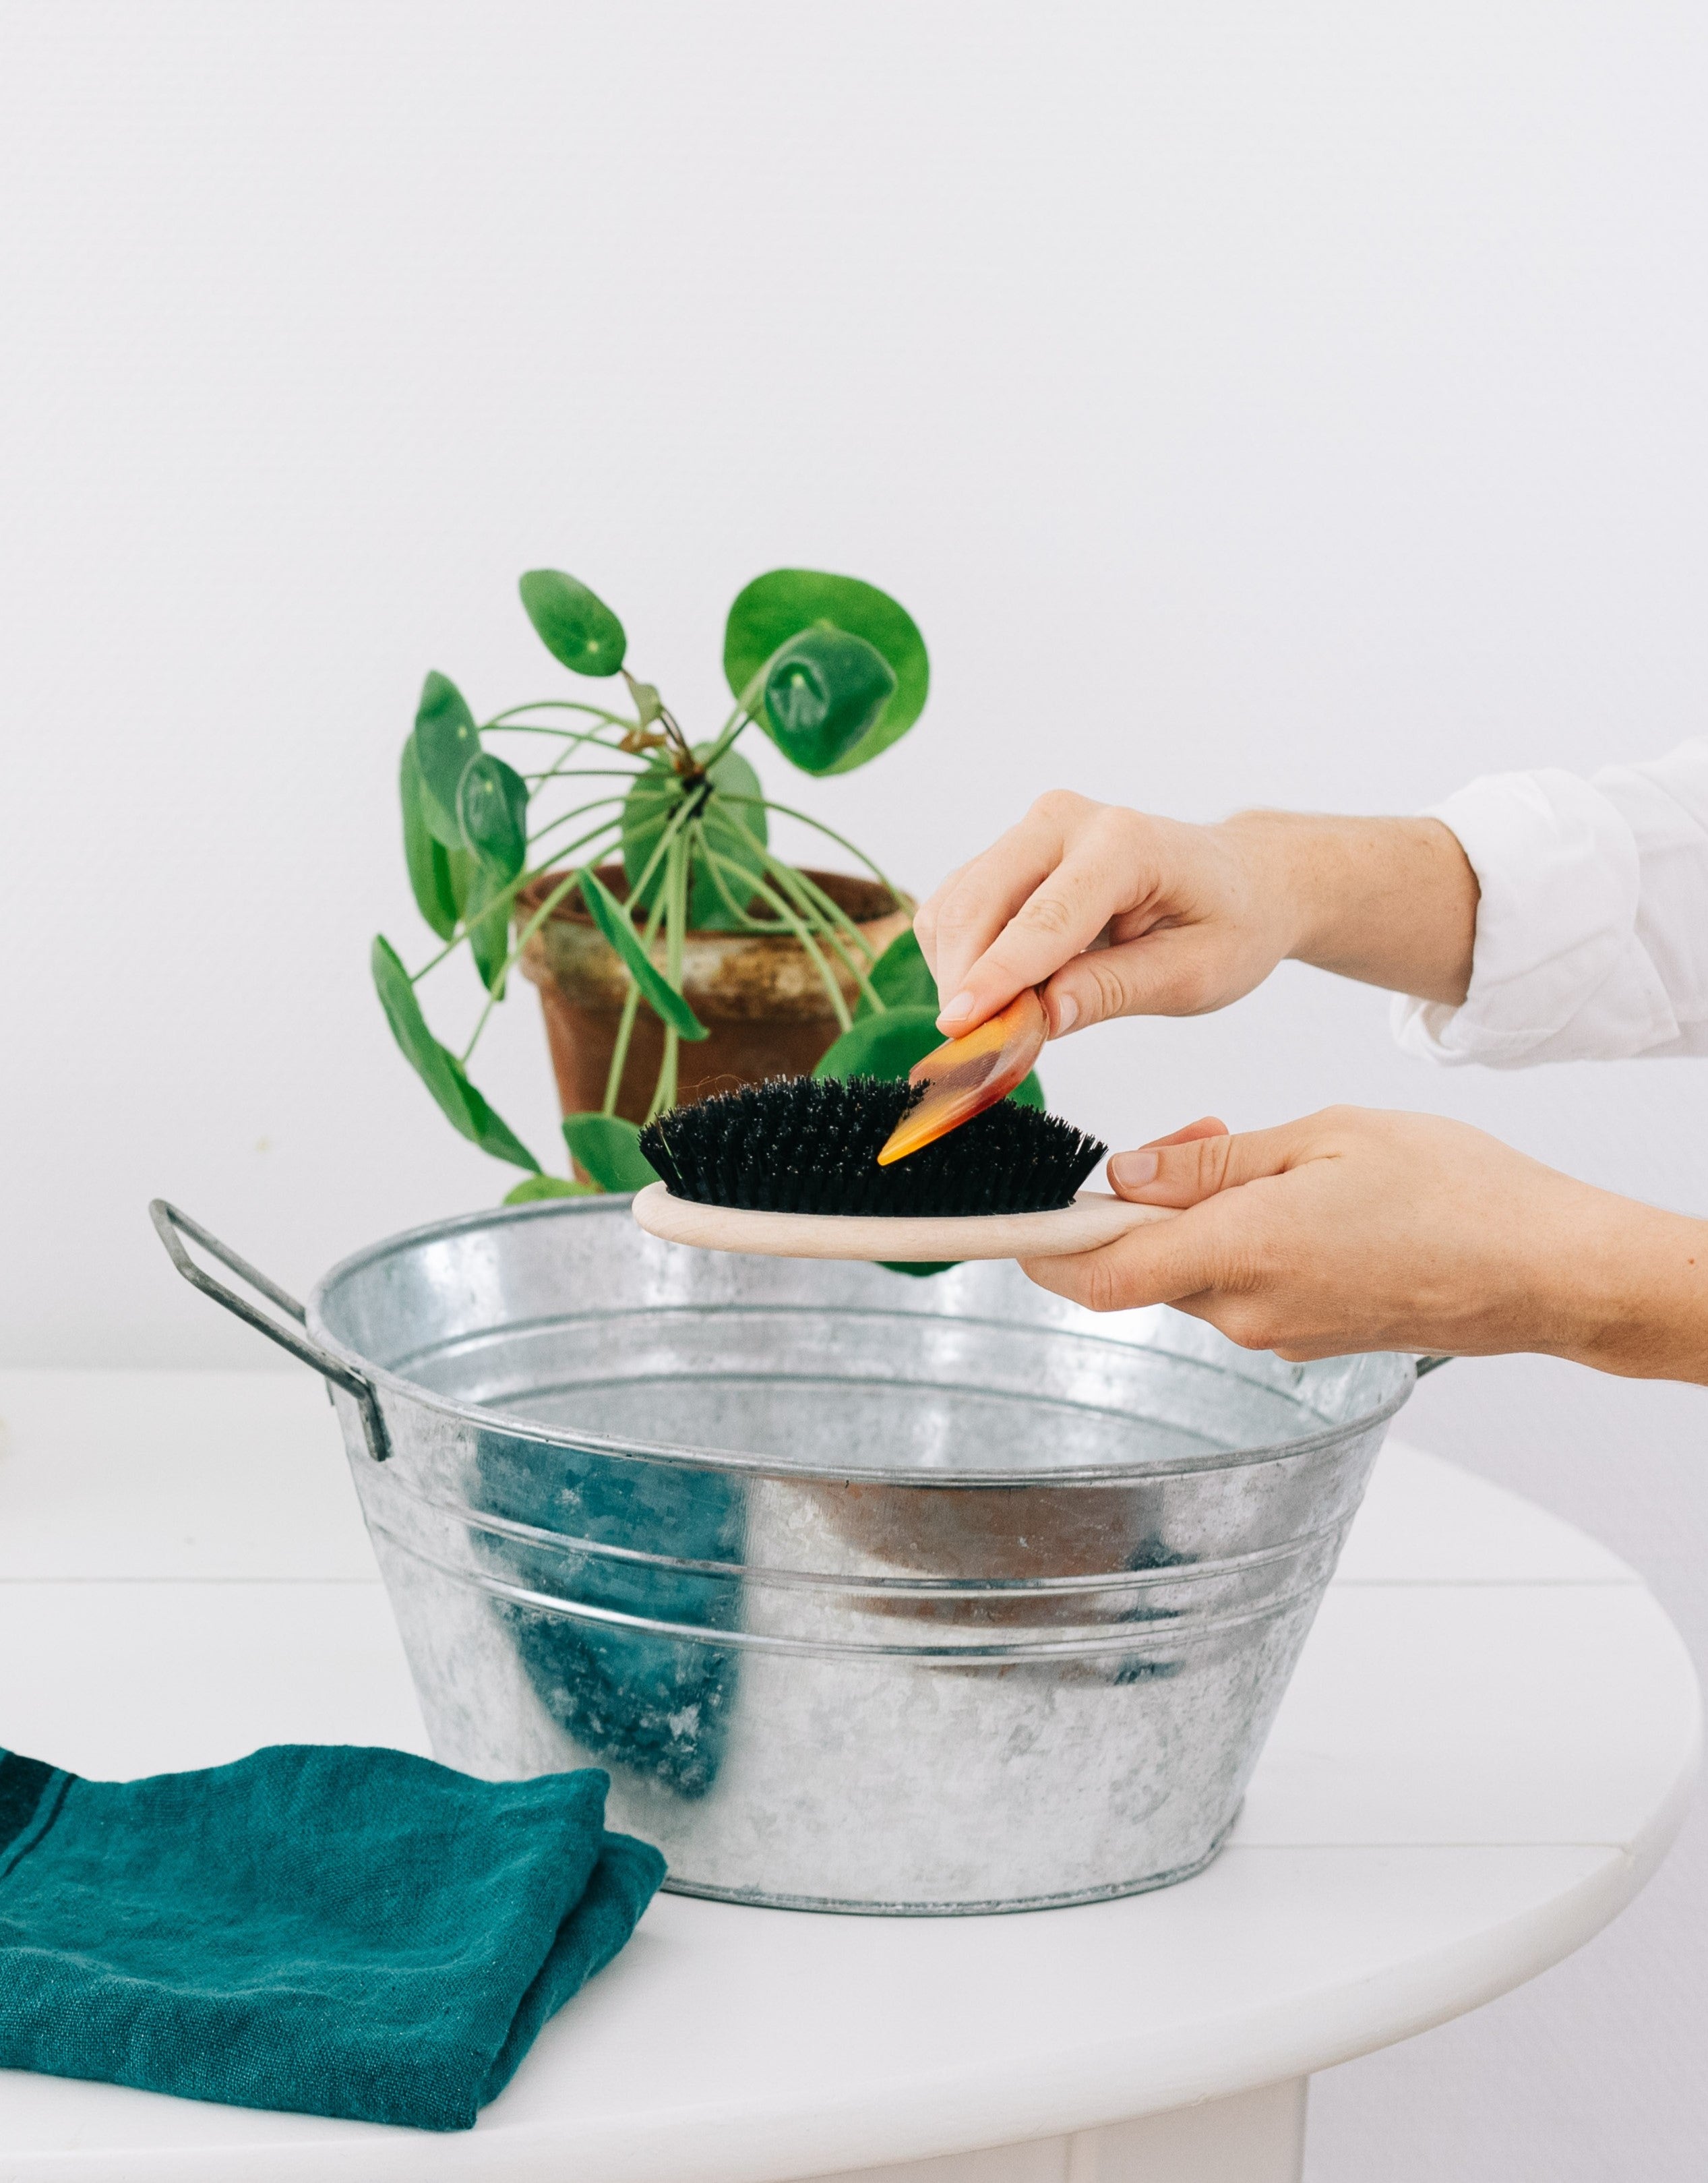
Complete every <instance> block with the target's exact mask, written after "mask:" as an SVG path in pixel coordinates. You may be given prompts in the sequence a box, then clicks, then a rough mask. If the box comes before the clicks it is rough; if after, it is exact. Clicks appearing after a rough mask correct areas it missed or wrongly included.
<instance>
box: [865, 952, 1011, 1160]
mask: <svg viewBox="0 0 1708 2183" xmlns="http://www.w3.org/2000/svg"><path fill="white" fill-rule="evenodd" d="M1049 1033H1050V1025H1049V1021H1048V1019H1047V1018H1046V1017H1045V1014H1044V1003H1042V1001H1040V999H1039V997H1038V996H1037V994H1036V993H1035V992H1033V990H1032V988H1031V987H1030V986H1028V987H1027V989H1026V991H1025V992H1023V993H1017V994H1016V995H1015V997H1014V998H1013V999H1012V1001H1010V1002H1009V1003H1008V1005H1007V1007H1006V1008H1003V1009H1001V1011H1000V1012H999V1013H998V1014H995V1015H994V1016H991V1017H990V1018H989V1019H987V1020H986V1021H985V1022H984V1023H982V1024H980V1025H979V1028H978V1030H969V1031H968V1034H967V1036H965V1037H964V1038H951V1040H949V1041H948V1042H947V1043H946V1044H945V1045H943V1046H940V1047H938V1048H937V1050H936V1052H935V1053H928V1054H927V1055H926V1057H925V1058H924V1059H923V1061H916V1062H915V1063H914V1064H913V1066H912V1069H909V1070H908V1072H907V1081H908V1082H909V1083H910V1084H923V1086H925V1097H923V1099H922V1100H921V1101H920V1102H919V1103H918V1106H917V1107H915V1108H912V1110H911V1111H910V1112H909V1113H907V1114H904V1115H903V1116H902V1117H901V1120H900V1121H899V1122H898V1123H897V1124H896V1127H895V1128H894V1129H893V1130H891V1131H890V1136H889V1137H888V1138H887V1139H886V1141H885V1142H884V1149H883V1151H882V1152H880V1153H879V1155H878V1164H879V1167H889V1166H891V1165H892V1164H894V1163H895V1162H896V1160H901V1159H906V1158H907V1155H908V1153H917V1152H919V1151H921V1150H922V1149H923V1147H925V1146H927V1145H930V1144H934V1143H935V1142H936V1141H937V1140H938V1138H939V1137H946V1136H948V1134H949V1132H950V1130H958V1129H959V1128H960V1126H961V1125H962V1123H963V1122H970V1121H971V1120H972V1119H973V1116H974V1115H975V1114H983V1113H984V1109H985V1108H987V1107H994V1106H995V1104H996V1102H997V1101H998V1100H999V1099H1006V1097H1008V1094H1009V1093H1010V1092H1011V1091H1012V1090H1013V1089H1014V1087H1015V1086H1016V1085H1017V1084H1019V1083H1022V1082H1023V1081H1024V1080H1025V1077H1026V1075H1027V1073H1028V1071H1029V1069H1031V1066H1032V1064H1033V1063H1034V1061H1036V1059H1037V1058H1038V1057H1039V1055H1040V1053H1042V1052H1043V1050H1044V1042H1045V1039H1046V1038H1047V1037H1048V1036H1049Z"/></svg>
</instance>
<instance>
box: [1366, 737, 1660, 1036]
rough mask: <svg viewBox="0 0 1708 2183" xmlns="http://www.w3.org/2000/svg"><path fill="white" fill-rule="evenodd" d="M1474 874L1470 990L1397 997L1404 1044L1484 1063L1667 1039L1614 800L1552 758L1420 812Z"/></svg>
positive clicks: (1629, 847)
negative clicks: (1552, 763) (1454, 995)
mask: <svg viewBox="0 0 1708 2183" xmlns="http://www.w3.org/2000/svg"><path fill="white" fill-rule="evenodd" d="M1428 815H1429V816H1430V817H1432V818H1435V819H1440V820H1441V822H1442V823H1443V825H1446V826H1449V827H1450V828H1451V829H1452V830H1453V832H1454V833H1455V834H1456V836H1458V838H1459V840H1460V842H1461V844H1462V846H1463V847H1464V850H1465V854H1466V856H1467V858H1469V860H1470V863H1471V867H1472V870H1473V871H1474V872H1475V873H1476V875H1477V881H1478V887H1479V889H1480V890H1481V898H1480V900H1479V902H1478V909H1477V941H1476V952H1475V954H1474V956H1473V958H1472V973H1471V986H1470V991H1469V992H1467V995H1466V997H1465V1000H1464V1002H1463V1003H1462V1004H1461V1006H1460V1007H1458V1008H1450V1007H1448V1006H1446V1005H1445V1003H1440V1002H1434V1001H1419V1000H1415V999H1411V998H1408V997H1404V996H1402V997H1400V998H1399V999H1397V1000H1396V1001H1395V1005H1394V1012H1393V1024H1394V1034H1395V1038H1396V1039H1397V1040H1398V1041H1399V1043H1400V1046H1401V1047H1404V1048H1405V1049H1406V1051H1407V1052H1408V1053H1417V1054H1422V1055H1424V1056H1427V1058H1428V1059H1430V1060H1432V1061H1438V1062H1444V1063H1448V1064H1454V1063H1461V1064H1462V1063H1466V1062H1473V1061H1474V1062H1479V1063H1481V1064H1483V1066H1484V1067H1488V1068H1495V1069H1512V1068H1523V1067H1527V1066H1529V1065H1531V1064H1534V1063H1538V1062H1543V1061H1570V1060H1581V1059H1588V1058H1597V1057H1600V1058H1609V1057H1613V1056H1617V1055H1626V1054H1634V1053H1644V1052H1646V1051H1648V1050H1650V1049H1651V1048H1652V1047H1655V1046H1657V1045H1660V1044H1662V1043H1664V1042H1666V1041H1667V1040H1669V1039H1672V1038H1674V1037H1676V1036H1677V1034H1678V1025H1677V1023H1676V1022H1675V1020H1674V1019H1673V1014H1672V1008H1671V1005H1670V1003H1668V1000H1667V997H1666V992H1665V989H1664V988H1663V987H1662V986H1661V981H1660V979H1659V978H1658V977H1657V975H1655V969H1654V965H1653V964H1651V963H1650V960H1649V958H1648V956H1647V954H1646V953H1645V952H1644V949H1643V947H1641V945H1640V944H1639V942H1638V940H1637V937H1636V922H1637V906H1638V898H1639V884H1640V875H1639V858H1638V853H1637V844H1636V842H1635V840H1634V839H1633V836H1632V832H1631V829H1630V827H1629V825H1628V824H1627V822H1626V820H1625V819H1624V818H1623V817H1622V815H1621V814H1620V813H1619V811H1618V810H1617V809H1616V808H1615V807H1614V806H1613V804H1612V803H1610V802H1609V801H1608V799H1607V798H1606V797H1605V796H1603V795H1602V794H1601V793H1600V792H1599V791H1598V790H1597V789H1595V788H1594V787H1592V786H1591V785H1590V784H1589V782H1588V781H1585V780H1579V779H1578V777H1577V775H1574V774H1569V773H1564V772H1561V771H1559V770H1558V769H1555V768H1552V767H1550V768H1547V769H1544V770H1542V771H1540V772H1537V773H1508V774H1494V775H1489V776H1487V777H1486V778H1484V779H1483V780H1473V781H1472V783H1471V784H1470V786H1468V787H1466V788H1462V789H1461V790H1460V791H1459V792H1458V793H1457V795H1456V796H1451V797H1449V798H1448V799H1447V801H1446V802H1445V803H1440V804H1438V805H1436V806H1435V808H1434V810H1433V811H1432V812H1431V813H1430V814H1428Z"/></svg>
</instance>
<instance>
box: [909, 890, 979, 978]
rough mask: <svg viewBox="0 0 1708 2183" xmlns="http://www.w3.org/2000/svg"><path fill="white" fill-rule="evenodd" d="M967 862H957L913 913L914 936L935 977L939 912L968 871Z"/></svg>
mask: <svg viewBox="0 0 1708 2183" xmlns="http://www.w3.org/2000/svg"><path fill="white" fill-rule="evenodd" d="M967 869H968V868H967V866H966V865H965V864H957V865H956V867H955V869H954V870H953V871H952V872H949V873H947V874H945V876H944V877H943V878H942V879H940V880H939V881H938V883H937V885H936V886H934V887H933V888H932V890H931V892H930V893H929V895H928V896H927V897H926V898H925V900H924V901H923V902H922V903H920V905H919V907H918V909H917V910H916V911H915V912H914V913H913V937H914V938H915V939H916V940H917V941H918V942H919V953H921V954H922V955H923V957H924V958H925V962H926V966H927V968H928V969H929V970H930V972H931V974H932V975H933V976H935V975H936V973H937V912H938V910H939V908H940V906H941V904H942V903H943V900H944V898H945V896H946V895H948V894H949V892H951V889H953V888H955V887H957V886H959V885H960V883H961V880H962V876H963V875H964V874H965V873H966V871H967Z"/></svg>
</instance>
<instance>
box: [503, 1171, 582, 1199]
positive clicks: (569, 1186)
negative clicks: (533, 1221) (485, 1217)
mask: <svg viewBox="0 0 1708 2183" xmlns="http://www.w3.org/2000/svg"><path fill="white" fill-rule="evenodd" d="M603 1194H604V1193H603V1192H602V1191H601V1189H600V1187H599V1186H598V1184H597V1183H596V1182H574V1181H572V1180H570V1179H569V1177H568V1175H524V1177H523V1178H522V1180H521V1181H520V1182H518V1184H517V1186H516V1187H515V1188H514V1190H507V1191H505V1193H504V1203H506V1204H507V1205H533V1204H535V1203H536V1202H537V1201H538V1200H539V1199H541V1198H542V1197H602V1196H603Z"/></svg>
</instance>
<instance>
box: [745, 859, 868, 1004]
mask: <svg viewBox="0 0 1708 2183" xmlns="http://www.w3.org/2000/svg"><path fill="white" fill-rule="evenodd" d="M760 854H761V855H762V857H763V858H764V859H765V869H767V871H768V872H769V873H770V874H771V875H772V877H773V878H774V880H776V881H777V883H778V885H779V886H781V887H782V888H783V889H784V890H785V892H787V893H789V894H790V895H792V896H793V897H794V901H795V906H796V908H797V909H798V910H800V911H801V914H802V916H803V917H805V918H816V919H823V911H822V910H819V909H817V908H815V907H814V905H813V903H812V898H811V897H810V896H809V895H808V894H807V889H806V886H805V885H804V883H803V880H802V875H801V874H800V873H799V872H797V871H796V869H795V868H794V866H793V865H792V864H785V862H784V860H783V859H782V858H781V857H774V856H773V855H772V854H771V853H770V851H769V850H768V849H762V850H761V851H760ZM826 899H827V900H828V899H829V897H826ZM818 929H819V930H820V931H821V932H822V934H823V937H824V939H825V940H826V941H828V942H829V945H830V946H831V947H834V948H835V951H836V953H838V955H840V957H841V958H842V963H843V967H844V968H845V969H846V971H847V973H848V975H849V976H850V977H851V978H852V980H854V982H855V984H856V985H857V986H858V987H859V989H860V992H861V994H862V997H863V998H864V999H865V1000H866V1001H867V1002H868V1003H869V1004H870V1006H871V1007H873V1008H875V1009H876V1010H877V1011H878V1013H879V1014H880V1015H881V1014H883V1013H884V1003H883V1002H882V1001H880V1000H879V997H878V996H877V994H876V993H875V992H873V987H872V981H871V980H870V979H869V978H868V976H867V975H866V972H865V971H864V969H862V967H861V966H860V964H858V963H857V962H856V961H855V960H854V958H853V957H852V956H851V955H850V953H848V950H847V949H846V947H844V946H843V945H842V942H841V940H840V936H838V934H837V931H836V928H835V925H831V924H828V923H821V925H819V928H818ZM855 937H856V938H857V939H858V938H859V936H858V934H856V936H855ZM860 944H861V946H862V947H864V946H865V942H863V941H861V942H860ZM866 953H867V960H868V963H869V962H871V961H873V960H875V958H873V955H872V952H871V950H870V949H869V948H868V949H867V951H866ZM845 1027H846V1026H845Z"/></svg>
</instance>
